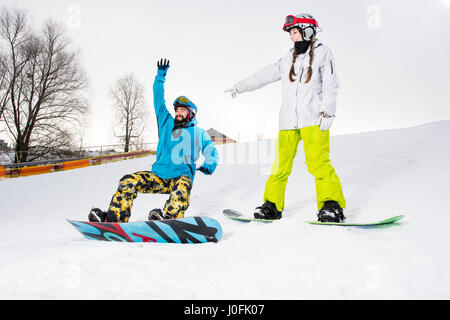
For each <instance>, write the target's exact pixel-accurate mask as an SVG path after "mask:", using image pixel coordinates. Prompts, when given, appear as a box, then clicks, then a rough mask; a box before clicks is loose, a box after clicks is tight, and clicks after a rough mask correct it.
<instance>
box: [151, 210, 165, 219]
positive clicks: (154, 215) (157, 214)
mask: <svg viewBox="0 0 450 320" xmlns="http://www.w3.org/2000/svg"><path fill="white" fill-rule="evenodd" d="M163 219H165V217H164V212H163V211H162V210H161V209H158V208H156V209H153V210H151V211H150V212H149V213H148V220H163Z"/></svg>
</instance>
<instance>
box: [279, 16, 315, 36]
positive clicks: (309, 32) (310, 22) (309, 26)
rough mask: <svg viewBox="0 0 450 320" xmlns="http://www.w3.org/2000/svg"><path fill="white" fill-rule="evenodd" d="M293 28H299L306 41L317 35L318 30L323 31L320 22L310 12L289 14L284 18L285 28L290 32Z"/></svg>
mask: <svg viewBox="0 0 450 320" xmlns="http://www.w3.org/2000/svg"><path fill="white" fill-rule="evenodd" d="M292 28H298V29H299V30H300V31H301V33H302V37H303V40H305V41H310V40H311V38H312V37H313V36H315V35H316V33H317V30H319V31H322V29H320V27H319V22H318V21H317V20H316V19H314V17H313V16H312V15H310V14H308V13H299V14H297V15H295V16H293V15H289V16H287V17H286V19H285V20H284V25H283V30H284V31H286V32H289V31H290V30H291V29H292Z"/></svg>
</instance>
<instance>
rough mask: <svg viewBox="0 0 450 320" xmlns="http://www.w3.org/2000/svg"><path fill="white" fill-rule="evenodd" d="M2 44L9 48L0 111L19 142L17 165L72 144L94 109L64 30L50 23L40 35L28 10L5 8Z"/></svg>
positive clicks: (3, 56)
mask: <svg viewBox="0 0 450 320" xmlns="http://www.w3.org/2000/svg"><path fill="white" fill-rule="evenodd" d="M0 41H3V43H5V44H6V46H5V48H6V49H3V48H1V47H0V48H1V50H2V51H1V52H0V56H1V62H2V66H3V67H2V68H3V70H4V71H3V72H4V73H3V74H4V77H3V79H2V82H1V84H2V87H0V88H2V89H1V91H0V92H1V96H0V103H1V104H0V108H1V110H2V111H3V120H4V123H5V125H6V127H7V131H8V133H9V134H10V136H11V137H12V140H13V141H14V144H15V151H16V159H15V161H16V162H19V161H20V162H25V161H30V160H33V159H34V158H38V157H40V156H42V155H43V154H44V153H48V152H51V151H53V150H57V149H59V148H62V147H67V146H70V145H71V143H72V141H73V135H74V130H73V129H74V128H77V127H78V125H79V123H80V122H82V119H83V118H84V117H85V115H86V113H87V111H88V105H87V102H86V100H85V99H84V97H83V95H82V94H83V89H85V88H86V86H87V80H86V77H85V74H84V72H83V70H81V68H80V65H79V62H78V54H77V53H76V52H75V51H74V50H73V49H72V48H71V40H70V39H69V38H68V37H67V36H66V35H65V31H64V28H63V27H62V26H61V25H60V24H58V23H56V22H54V21H52V20H48V21H47V22H45V23H44V25H43V28H42V30H41V31H40V32H39V33H35V32H34V31H33V30H31V28H30V27H28V23H27V18H26V15H25V13H24V12H22V11H19V10H8V9H3V10H2V12H1V13H0ZM0 71H1V69H0ZM1 74H2V73H1V72H0V75H1Z"/></svg>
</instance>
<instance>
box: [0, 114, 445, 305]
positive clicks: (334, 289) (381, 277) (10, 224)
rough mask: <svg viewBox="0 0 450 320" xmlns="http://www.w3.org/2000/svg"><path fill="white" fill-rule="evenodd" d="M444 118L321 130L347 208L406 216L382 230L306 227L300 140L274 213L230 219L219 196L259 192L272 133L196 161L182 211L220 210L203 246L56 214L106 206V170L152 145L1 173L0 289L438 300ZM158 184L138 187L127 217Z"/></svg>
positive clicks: (112, 295) (142, 214)
mask: <svg viewBox="0 0 450 320" xmlns="http://www.w3.org/2000/svg"><path fill="white" fill-rule="evenodd" d="M448 132H450V121H442V122H437V123H432V124H428V125H423V126H418V127H414V128H407V129H398V130H389V131H379V132H369V133H362V134H353V135H345V136H335V137H332V142H331V147H332V150H331V161H332V164H333V165H334V167H335V169H336V171H337V173H338V175H339V176H340V178H341V181H342V184H343V188H344V194H345V196H346V198H347V209H346V211H345V212H346V216H347V220H348V221H373V220H378V219H382V218H386V217H390V216H394V215H398V214H405V215H406V217H405V219H404V220H403V221H402V222H401V223H400V224H397V225H393V226H390V227H387V228H381V229H360V228H342V227H328V226H314V225H308V224H306V223H304V221H305V220H314V219H315V211H316V208H315V189H314V180H313V177H312V176H311V175H310V174H309V173H308V172H307V170H306V165H305V163H304V154H303V147H302V144H300V146H299V152H298V155H297V158H296V160H295V164H294V169H293V173H292V175H291V177H290V180H289V183H288V187H287V194H286V207H287V209H286V211H285V212H284V218H283V219H282V220H280V221H279V222H276V223H272V224H258V223H251V224H241V223H239V222H236V221H231V220H228V219H226V218H225V217H223V216H222V214H221V211H222V209H224V208H235V209H238V210H243V211H248V212H249V213H250V212H251V210H253V208H254V207H255V206H257V205H259V204H261V201H262V194H263V190H264V184H265V181H266V179H267V173H268V169H269V168H270V164H271V161H272V159H273V141H263V142H260V143H256V142H255V143H239V144H229V145H222V146H219V147H218V149H219V151H220V156H221V162H222V163H221V165H220V166H219V167H218V169H217V171H216V173H215V174H214V175H213V176H204V175H202V174H201V173H198V174H197V176H196V180H195V182H194V188H193V190H192V197H191V206H190V208H189V210H188V213H187V215H205V216H210V217H213V218H215V219H217V220H218V221H220V222H221V224H222V226H223V230H224V235H223V238H222V240H221V241H220V242H219V243H217V244H213V243H208V244H205V245H171V244H161V245H154V244H149V243H145V244H133V243H110V242H94V241H88V240H85V239H84V238H82V236H81V235H80V234H79V233H78V232H77V231H76V230H75V229H74V228H73V227H72V226H71V225H70V224H69V223H67V222H66V221H65V218H72V219H78V220H85V219H86V216H87V213H88V211H89V209H90V208H91V207H92V206H100V207H104V208H106V206H107V204H108V203H109V200H110V198H111V196H112V194H113V192H114V191H115V188H116V186H117V182H118V180H119V179H120V178H121V177H122V176H123V175H124V174H126V173H130V172H134V171H138V170H145V169H149V168H150V166H151V164H152V163H153V161H154V156H153V157H145V158H139V159H135V160H127V161H122V162H116V163H110V164H106V165H101V166H94V167H88V168H84V169H78V170H73V171H66V172H56V173H52V174H46V175H40V176H31V177H26V178H19V179H8V180H2V181H0V195H1V199H2V204H1V211H0V219H1V224H0V231H1V234H2V241H1V243H0V257H1V259H0V288H2V290H0V298H1V299H23V298H29V299H92V298H93V299H128V298H134V299H316V298H325V299H431V298H434V299H449V298H450V293H449V290H448V286H449V285H450V276H449V273H448V270H449V269H450V257H449V255H448V252H449V251H450V236H449V232H448V226H449V225H450V212H449V210H448V208H447V205H446V200H447V196H448V194H450V183H449V181H450V135H449V134H448ZM166 197H167V196H165V195H147V194H141V195H139V196H138V198H137V199H136V201H135V205H134V208H133V212H132V218H131V220H143V219H145V218H146V215H147V212H148V210H149V209H152V208H154V207H161V206H162V205H163V203H164V201H165V199H166Z"/></svg>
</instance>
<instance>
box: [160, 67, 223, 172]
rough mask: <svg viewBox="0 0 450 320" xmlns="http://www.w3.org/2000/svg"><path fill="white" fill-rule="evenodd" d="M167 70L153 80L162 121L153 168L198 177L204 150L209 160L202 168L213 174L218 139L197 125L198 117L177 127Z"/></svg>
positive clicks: (205, 156)
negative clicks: (167, 87)
mask: <svg viewBox="0 0 450 320" xmlns="http://www.w3.org/2000/svg"><path fill="white" fill-rule="evenodd" d="M165 81H166V71H164V70H158V73H157V75H156V77H155V82H154V83H153V104H154V107H155V114H156V119H157V122H158V138H159V141H158V147H157V150H156V161H155V163H154V164H153V166H152V170H151V171H152V172H153V173H154V174H156V175H157V176H158V177H160V178H162V179H172V178H177V177H179V176H182V175H187V176H189V177H190V178H191V179H192V181H194V177H195V172H196V161H197V160H198V158H199V155H200V152H202V154H203V156H204V158H205V160H204V163H203V165H202V169H201V171H202V172H203V173H206V174H212V173H213V172H214V170H215V169H216V167H217V164H218V162H219V157H218V153H217V149H216V147H215V145H214V142H213V141H212V140H211V138H210V137H209V135H208V133H207V132H206V131H205V130H203V129H201V128H199V127H197V123H198V122H197V120H196V119H195V118H194V119H193V120H191V121H190V122H189V123H188V124H187V126H186V127H184V128H179V129H175V130H174V120H175V119H174V118H173V117H172V115H171V114H170V113H169V111H168V110H167V107H166V102H165V99H164V82H165Z"/></svg>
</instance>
